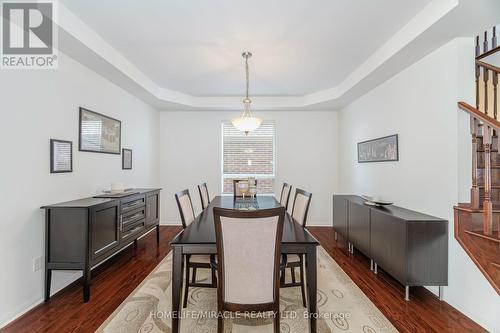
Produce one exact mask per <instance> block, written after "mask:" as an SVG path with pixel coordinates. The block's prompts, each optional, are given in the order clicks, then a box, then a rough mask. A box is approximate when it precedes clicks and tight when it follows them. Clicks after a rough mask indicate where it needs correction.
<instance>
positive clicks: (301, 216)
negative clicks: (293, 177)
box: [292, 188, 312, 227]
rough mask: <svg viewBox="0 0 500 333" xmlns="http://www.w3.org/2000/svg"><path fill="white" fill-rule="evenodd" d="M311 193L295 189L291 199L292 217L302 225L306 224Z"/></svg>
mask: <svg viewBox="0 0 500 333" xmlns="http://www.w3.org/2000/svg"><path fill="white" fill-rule="evenodd" d="M311 197H312V193H309V192H306V191H304V190H301V189H300V188H298V189H296V190H295V199H294V200H293V208H292V217H293V218H294V219H295V220H296V221H297V222H298V223H300V224H302V226H303V227H305V226H306V221H307V213H308V211H309V204H310V203H311Z"/></svg>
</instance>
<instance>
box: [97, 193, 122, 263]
mask: <svg viewBox="0 0 500 333" xmlns="http://www.w3.org/2000/svg"><path fill="white" fill-rule="evenodd" d="M119 230H120V202H119V201H118V200H116V201H112V202H109V203H106V204H103V205H99V206H96V207H95V208H93V209H92V219H91V225H90V239H91V254H92V259H93V260H95V259H97V258H98V257H100V256H102V255H104V254H106V253H107V252H109V251H110V250H112V249H113V248H114V247H115V246H118V244H119V241H120V235H119Z"/></svg>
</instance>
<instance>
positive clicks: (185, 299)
mask: <svg viewBox="0 0 500 333" xmlns="http://www.w3.org/2000/svg"><path fill="white" fill-rule="evenodd" d="M188 294H189V257H186V287H185V288H184V302H183V304H182V307H183V308H185V307H186V306H187V300H188Z"/></svg>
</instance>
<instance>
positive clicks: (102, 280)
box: [0, 226, 486, 333]
mask: <svg viewBox="0 0 500 333" xmlns="http://www.w3.org/2000/svg"><path fill="white" fill-rule="evenodd" d="M308 229H309V230H310V231H311V233H312V234H313V235H314V236H315V237H316V238H317V239H318V240H319V241H320V243H321V245H322V246H323V247H324V248H325V249H326V250H327V252H328V253H329V254H330V255H331V256H332V258H333V259H334V260H335V261H336V262H337V263H338V264H339V265H340V267H342V269H343V270H344V271H345V272H346V273H347V274H348V275H349V277H350V278H351V279H352V280H353V281H354V282H355V283H356V284H357V285H358V286H359V287H360V288H361V290H362V291H363V292H364V293H365V294H366V295H367V296H368V297H369V298H370V300H371V301H372V302H373V303H374V304H375V305H376V306H377V307H378V308H379V309H380V310H381V311H382V313H383V314H384V315H385V316H386V317H387V318H388V319H389V320H390V321H391V322H392V323H393V325H394V326H396V328H397V329H398V330H399V331H401V332H486V331H485V330H484V329H483V328H481V327H480V326H479V325H477V324H476V323H474V322H473V321H472V320H470V319H469V318H467V317H466V316H464V315H463V314H461V313H460V312H459V311H457V310H456V309H454V308H453V307H452V306H450V305H448V304H447V303H445V302H440V301H439V300H438V299H437V298H436V297H435V296H434V295H433V294H432V293H431V292H429V291H428V290H426V289H425V288H421V287H414V288H411V301H410V302H405V301H404V299H403V298H404V289H403V287H402V286H401V285H400V284H399V283H397V282H396V281H395V280H394V279H392V278H391V277H390V276H388V275H387V274H385V273H384V272H383V271H382V270H379V274H378V276H377V275H374V274H372V273H371V272H370V269H369V264H370V262H369V260H368V258H366V257H364V256H363V255H362V254H360V253H359V252H356V253H355V254H354V255H349V254H348V253H347V250H346V244H345V242H344V241H343V240H342V239H341V238H340V237H339V240H338V242H335V240H334V236H333V229H332V228H331V227H308ZM180 231H181V228H180V227H165V226H162V227H160V237H161V238H160V245H159V246H158V247H157V246H156V240H155V233H154V232H151V233H149V234H147V235H146V236H145V237H144V238H143V239H140V240H138V242H137V248H136V249H135V250H134V248H133V247H128V248H126V249H125V250H123V251H122V252H121V253H119V254H117V255H116V256H115V257H113V258H112V259H110V260H109V261H108V262H105V263H104V264H102V265H101V266H100V267H99V268H97V270H96V271H95V272H94V273H93V274H94V278H93V280H92V293H93V294H92V298H91V300H90V301H89V302H88V303H85V304H84V303H82V300H81V287H80V284H73V285H71V286H69V287H67V288H66V289H64V290H62V291H61V292H59V293H58V294H57V295H55V296H53V297H52V298H51V299H50V301H49V302H48V303H44V304H41V305H39V306H37V307H36V308H34V309H33V310H31V311H29V312H28V313H26V314H25V315H23V316H21V317H20V318H18V319H17V320H16V321H14V322H13V323H11V324H10V325H8V326H6V327H5V328H4V329H2V330H0V332H2V333H3V332H16V333H18V332H30V333H33V332H94V331H95V330H96V329H97V328H98V327H99V326H100V325H101V323H102V322H104V320H106V318H107V317H108V316H110V315H111V313H112V312H113V311H114V310H115V309H116V308H117V307H118V306H119V305H120V304H121V302H123V300H125V298H126V297H127V296H128V295H129V294H130V293H131V292H132V291H133V290H134V289H135V288H136V287H137V286H138V285H139V283H141V282H142V280H143V279H145V278H146V276H147V275H148V274H149V273H150V272H151V271H152V270H153V269H154V268H155V267H156V266H157V265H158V263H159V262H160V261H161V260H162V259H163V258H164V257H165V256H166V255H167V254H168V252H169V251H170V246H169V244H168V243H169V241H170V240H171V239H172V238H173V237H174V236H175V235H176V234H177V233H179V232H180Z"/></svg>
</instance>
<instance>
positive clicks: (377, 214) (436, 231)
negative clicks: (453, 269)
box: [333, 195, 448, 300]
mask: <svg viewBox="0 0 500 333" xmlns="http://www.w3.org/2000/svg"><path fill="white" fill-rule="evenodd" d="M364 202H365V200H364V199H363V198H361V197H359V196H355V195H334V196H333V228H334V230H335V239H337V234H340V235H341V236H342V237H343V238H344V239H345V240H347V242H348V248H349V251H350V252H351V253H353V252H354V248H356V249H357V250H359V251H360V252H362V253H363V254H364V255H365V256H367V257H368V258H370V261H371V265H370V268H371V270H372V271H373V272H374V273H375V274H377V273H378V267H379V266H380V267H381V268H382V269H383V270H384V271H385V272H387V273H389V274H390V275H391V276H392V277H394V278H395V279H396V280H397V281H399V282H400V283H401V284H402V285H403V286H405V299H406V300H409V287H410V286H439V298H440V299H442V287H443V286H447V285H448V221H447V220H443V219H440V218H437V217H433V216H430V215H426V214H422V213H418V212H415V211H412V210H409V209H405V208H401V207H398V206H393V205H391V206H385V207H377V206H368V205H366V204H365V203H364Z"/></svg>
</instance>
